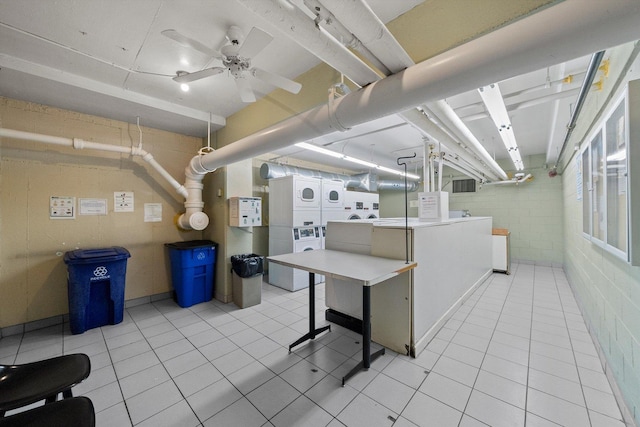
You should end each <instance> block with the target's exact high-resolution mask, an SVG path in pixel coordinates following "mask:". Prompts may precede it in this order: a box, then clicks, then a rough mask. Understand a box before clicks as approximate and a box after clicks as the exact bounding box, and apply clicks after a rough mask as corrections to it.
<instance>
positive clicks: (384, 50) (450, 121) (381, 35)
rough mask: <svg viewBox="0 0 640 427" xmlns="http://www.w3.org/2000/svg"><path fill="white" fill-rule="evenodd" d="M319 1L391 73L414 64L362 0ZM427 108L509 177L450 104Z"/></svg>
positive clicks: (500, 174) (494, 169)
mask: <svg viewBox="0 0 640 427" xmlns="http://www.w3.org/2000/svg"><path fill="white" fill-rule="evenodd" d="M318 1H320V3H322V4H324V5H325V6H326V7H327V8H328V9H329V11H331V12H332V13H333V14H334V15H336V16H339V17H340V21H341V22H342V23H343V24H344V25H345V26H346V27H347V28H348V29H349V31H351V32H353V34H354V35H355V36H356V37H357V38H358V39H360V41H361V42H362V43H363V44H364V45H365V46H366V47H367V48H369V49H370V50H371V52H373V54H374V55H376V56H377V57H378V58H379V59H380V60H381V61H382V62H383V63H384V64H385V65H386V66H387V67H388V68H389V69H390V70H391V71H392V72H394V73H396V72H399V71H402V70H403V69H405V68H408V67H411V66H412V65H414V64H415V63H414V62H413V60H412V59H411V57H410V56H409V54H408V53H407V52H406V51H405V50H404V48H403V47H402V46H401V45H400V43H398V41H397V40H396V38H395V37H394V36H393V34H391V32H390V31H389V30H388V29H387V27H386V26H385V25H384V23H383V22H382V21H381V20H380V19H379V18H378V17H377V16H376V14H375V13H374V12H373V10H371V8H370V7H369V6H368V5H367V4H366V3H365V2H364V1H363V0H352V1H344V0H318ZM427 106H428V107H429V109H430V110H431V111H432V112H433V113H434V116H435V117H436V118H438V119H439V120H440V121H442V122H443V124H444V125H445V126H446V127H447V128H449V129H450V131H452V132H453V134H454V135H455V136H456V137H457V138H458V139H459V140H460V141H461V142H462V143H463V144H464V145H466V146H467V147H468V149H469V150H471V152H472V153H473V154H474V155H475V156H476V157H478V158H479V159H481V160H482V161H484V162H485V164H486V165H487V166H488V168H489V169H490V170H491V173H492V174H493V175H495V176H497V177H499V178H500V179H507V174H506V173H505V172H504V170H502V168H501V167H500V166H499V165H498V164H497V163H496V162H495V160H493V158H491V156H490V155H489V153H488V152H487V150H486V149H485V148H484V147H483V146H482V144H480V142H479V141H478V140H477V138H476V137H475V136H474V135H473V133H472V132H471V131H470V130H469V128H467V126H466V125H465V124H464V123H463V122H462V120H461V119H460V118H459V117H458V116H457V115H456V113H455V112H454V111H453V109H452V108H451V107H450V106H449V104H447V103H446V102H444V101H442V100H438V101H436V102H430V103H428V105H427ZM441 142H444V141H441ZM459 155H461V156H466V153H464V154H462V153H460V154H459ZM483 169H484V168H483ZM481 170H482V169H481Z"/></svg>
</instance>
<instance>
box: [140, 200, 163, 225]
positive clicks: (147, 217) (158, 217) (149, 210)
mask: <svg viewBox="0 0 640 427" xmlns="http://www.w3.org/2000/svg"><path fill="white" fill-rule="evenodd" d="M161 221H162V203H145V204H144V222H161Z"/></svg>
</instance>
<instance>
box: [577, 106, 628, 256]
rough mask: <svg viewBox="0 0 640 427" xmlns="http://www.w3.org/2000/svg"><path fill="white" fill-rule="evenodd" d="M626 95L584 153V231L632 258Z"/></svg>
mask: <svg viewBox="0 0 640 427" xmlns="http://www.w3.org/2000/svg"><path fill="white" fill-rule="evenodd" d="M626 105H627V104H626V97H622V98H621V99H618V101H617V103H615V104H614V108H613V110H612V111H610V112H609V113H608V114H606V115H605V116H604V120H603V122H602V123H601V124H600V125H599V126H598V127H597V128H596V131H595V133H594V134H592V136H591V137H590V139H589V144H588V145H587V146H586V147H585V149H584V151H583V152H582V154H581V158H580V160H581V165H582V168H581V171H582V194H583V197H582V207H583V210H582V230H583V232H584V234H585V236H586V237H587V238H589V239H590V240H591V241H592V242H594V243H596V244H598V245H601V246H604V247H605V248H607V249H608V250H609V251H611V252H612V253H615V254H616V255H618V256H620V257H622V258H624V259H625V260H627V261H628V260H629V238H628V235H629V234H628V230H629V228H628V217H629V213H628V206H629V203H628V199H627V187H628V179H627V178H628V164H627V159H628V158H629V156H628V146H629V145H628V143H627V138H628V131H627V125H628V124H627V119H626V117H627V110H626Z"/></svg>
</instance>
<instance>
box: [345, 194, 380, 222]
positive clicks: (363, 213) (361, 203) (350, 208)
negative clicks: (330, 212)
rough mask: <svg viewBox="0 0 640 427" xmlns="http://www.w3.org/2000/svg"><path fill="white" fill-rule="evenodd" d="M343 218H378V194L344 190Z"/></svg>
mask: <svg viewBox="0 0 640 427" xmlns="http://www.w3.org/2000/svg"><path fill="white" fill-rule="evenodd" d="M341 216H342V218H340V219H343V220H345V219H346V220H354V219H376V218H380V195H379V194H378V193H363V192H360V191H345V193H344V211H343V214H342V215H341Z"/></svg>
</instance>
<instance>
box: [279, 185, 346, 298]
mask: <svg viewBox="0 0 640 427" xmlns="http://www.w3.org/2000/svg"><path fill="white" fill-rule="evenodd" d="M344 192H345V190H344V183H343V182H342V181H334V180H327V179H321V178H311V177H305V176H300V175H291V176H285V177H282V178H275V179H271V180H269V255H280V254H286V253H291V252H302V251H311V250H316V249H321V248H323V247H324V234H325V230H326V228H325V226H326V224H327V221H333V220H339V219H343V216H344V200H343V198H344ZM315 278H316V283H320V282H323V281H324V277H323V276H321V275H319V274H316V276H315ZM269 283H271V284H272V285H274V286H278V287H280V288H283V289H286V290H289V291H297V290H300V289H303V288H306V287H308V286H309V275H308V273H306V272H304V271H302V270H297V269H293V268H289V267H285V266H282V265H278V264H273V263H272V264H269Z"/></svg>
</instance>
